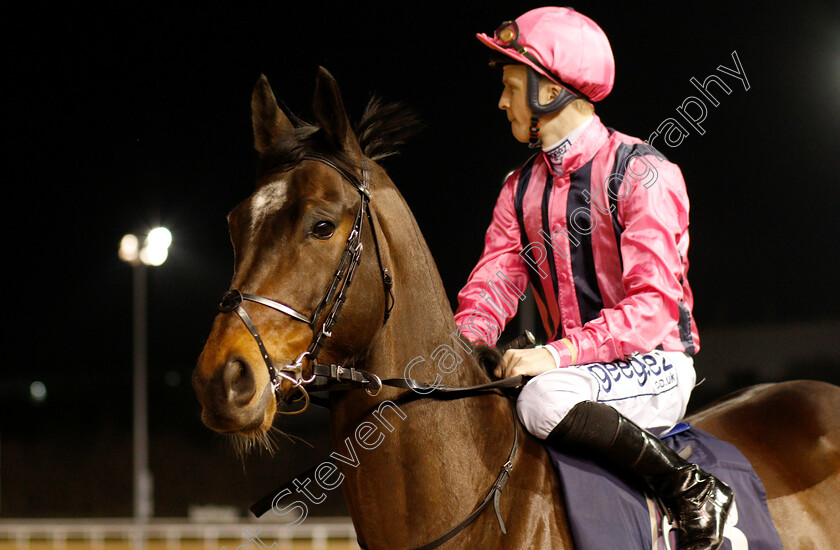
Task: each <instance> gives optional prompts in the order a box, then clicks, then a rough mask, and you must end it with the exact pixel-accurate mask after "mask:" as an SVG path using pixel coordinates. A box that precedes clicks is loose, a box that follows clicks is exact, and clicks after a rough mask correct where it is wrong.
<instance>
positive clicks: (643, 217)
mask: <svg viewBox="0 0 840 550" xmlns="http://www.w3.org/2000/svg"><path fill="white" fill-rule="evenodd" d="M648 158H651V157H648ZM641 162H644V163H647V160H641V159H639V158H635V159H633V161H632V162H631V164H630V166H629V167H628V170H627V172H628V178H627V180H626V183H625V185H627V183H630V184H632V185H633V187H632V191H631V192H630V193H629V195H627V197H626V198H624V199H623V200H622V201H620V202H618V214H619V221H620V222H621V225H622V227H624V231H623V233H622V235H621V255H622V260H623V266H624V267H623V275H622V283H623V286H624V293H625V297H624V298H623V299H622V300H621V301H620V302H619V303H617V304H616V305H615V307H613V308H609V309H603V310H601V313H600V315H599V316H598V317H596V318H595V319H593V320H592V321H590V322H588V323H586V324H585V325H584V326H583V328H582V329H581V330H579V331H578V332H575V333H573V334H570V335H569V336H568V339H569V341H570V342H571V343H572V344H573V345H574V346H575V348H576V349H577V352H578V356H577V361H576V363H577V364H586V363H592V362H596V361H597V362H609V361H615V360H616V359H620V358H623V357H626V356H628V355H630V354H632V353H634V352H647V351H650V350H652V349H654V348H655V347H656V346H658V345H659V344H661V343H662V341H663V340H664V339H665V337H666V336H667V335H668V334H669V333H671V331H673V330H674V328H675V327H676V325H677V323H678V322H679V302H680V300H681V299H682V298H683V287H682V282H681V277H682V274H683V255H682V254H681V250H682V251H684V252H687V246H688V195H687V193H686V189H685V182H684V181H683V177H682V173H681V172H680V169H679V168H678V167H677V166H676V165H675V164H672V163H670V162H667V161H662V162H657V161H654V163H655V168H656V170H657V178H656V179H655V180H654V181H653V182H652V183H651V182H646V183H647V184H648V185H649V187H647V188H646V187H645V186H644V185H642V182H640V181H639V180H637V179H633V178H631V177H629V174H631V173H638V174H644V173H646V171H647V168H645V167H643V166H642V165H640V164H639V163H641ZM633 168H635V170H634V169H633ZM558 344H559V345H555V348H556V349H561V348H562V347H563V344H560V343H559V342H558Z"/></svg>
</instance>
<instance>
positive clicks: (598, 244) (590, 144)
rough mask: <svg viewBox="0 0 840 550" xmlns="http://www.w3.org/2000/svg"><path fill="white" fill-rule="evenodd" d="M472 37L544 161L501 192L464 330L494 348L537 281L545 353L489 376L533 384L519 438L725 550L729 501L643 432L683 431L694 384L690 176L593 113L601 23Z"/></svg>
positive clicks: (690, 544) (525, 396)
mask: <svg viewBox="0 0 840 550" xmlns="http://www.w3.org/2000/svg"><path fill="white" fill-rule="evenodd" d="M477 36H478V38H479V40H481V42H483V43H484V44H485V45H486V46H488V47H490V48H492V49H493V50H495V53H496V54H497V55H498V54H501V56H499V57H500V58H501V61H500V64H502V65H503V77H502V82H503V84H504V89H503V91H502V95H501V98H500V99H499V105H498V106H499V108H500V109H502V110H503V111H505V113H506V114H507V117H508V120H509V121H510V124H511V130H512V132H513V136H514V137H515V138H516V140H517V141H519V142H522V143H529V144H530V145H531V146H532V147H535V148H537V147H539V148H541V151H539V152H538V153H537V154H536V155H534V156H533V157H531V159H529V160H528V161H527V162H526V163H525V165H524V166H523V167H522V168H520V169H519V170H517V171H516V172H514V173H513V174H511V175H510V176H509V177H508V178H507V180H506V181H505V184H504V186H503V188H502V191H501V194H500V195H499V198H498V200H497V202H496V206H495V208H494V211H493V219H492V222H491V223H490V226H489V228H488V229H487V233H486V237H485V247H484V251H483V253H482V255H481V258H480V259H479V261H478V265H477V266H476V267H475V269H474V270H473V271H472V273H471V274H470V277H469V280H468V281H467V284H466V286H464V288H463V289H462V290H461V292H460V293H459V294H458V302H459V305H458V310H457V312H456V314H455V321H456V323H457V324H458V326H459V328H460V330H461V332H462V333H463V334H464V336H465V337H466V338H468V339H469V340H471V341H473V342H483V343H486V344H488V345H491V346H492V345H495V343H496V340H497V339H498V337H499V335H500V334H501V330H502V328H504V326H505V324H506V323H507V322H508V321H509V320H510V319H511V318H512V317H513V316H514V315H515V313H516V298H519V299H524V295H523V294H522V290H523V289H524V288H525V287H526V286H527V285H528V284H529V283H530V284H531V286H532V288H533V290H534V297H535V300H536V302H537V306H538V309H539V311H540V315H541V318H542V322H543V325H544V327H545V329H546V333H547V334H548V340H549V342H548V343H547V344H546V345H545V346H542V347H538V348H534V349H524V350H509V351H507V352H506V353H505V354H504V358H503V361H502V363H501V365H500V366H499V367H498V368H497V369H496V376H498V377H509V376H515V375H519V374H524V375H528V376H533V378H532V379H530V381H529V382H528V383H527V384H526V385H525V386H524V388H523V389H522V392H521V393H520V395H519V398H518V400H517V412H518V414H519V417H520V419H521V420H522V423H523V425H524V426H525V427H526V428H527V429H528V431H529V432H530V433H532V434H533V435H535V436H536V437H538V438H541V439H544V440H545V443H546V444H547V445H550V446H554V447H555V448H558V449H562V450H565V451H570V450H572V451H575V450H576V451H581V450H585V451H587V452H589V453H592V454H594V455H596V456H599V457H602V458H605V459H607V460H608V461H611V462H612V463H613V464H615V465H616V466H617V467H623V468H626V469H629V470H630V471H632V472H634V473H635V474H636V475H637V476H639V477H640V478H641V479H643V480H644V481H645V482H646V483H647V485H648V486H649V487H650V489H651V490H652V491H653V493H654V494H655V495H656V496H657V497H658V498H659V500H660V501H661V502H662V503H663V505H664V506H665V508H666V509H667V511H668V513H669V515H670V517H671V519H672V520H674V522H675V523H676V525H677V529H678V532H679V540H680V547H681V548H688V549H692V550H699V549H701V548H703V549H707V548H712V549H716V548H718V547H719V546H720V544H721V543H722V542H723V528H724V523H725V521H726V517H727V514H728V513H729V509H730V506H731V504H732V499H733V494H732V491H731V489H730V488H729V487H727V486H726V485H725V484H724V483H722V482H721V481H720V480H718V479H717V478H715V477H714V476H712V475H710V474H709V473H707V472H705V471H703V470H702V469H700V468H699V467H698V466H696V465H694V464H691V463H689V462H687V461H685V460H684V459H682V458H681V457H680V456H678V455H677V454H676V453H675V452H673V451H672V450H671V449H670V448H668V447H667V446H665V445H664V444H662V443H661V442H660V441H659V439H658V438H656V437H654V436H653V435H651V434H650V433H649V432H648V431H647V430H648V429H653V428H669V427H672V426H674V425H675V424H676V423H677V422H679V420H680V419H681V418H682V417H683V415H684V414H685V410H686V406H687V404H688V399H689V396H690V394H691V390H692V388H693V387H694V382H695V372H694V364H693V360H692V355H694V353H696V352H697V350H698V349H699V339H698V334H697V327H696V325H695V323H694V320H693V319H692V316H691V309H692V305H693V296H692V293H691V288H690V287H689V285H688V280H687V278H686V274H687V271H688V261H687V259H686V258H687V252H688V209H689V208H688V207H689V203H688V196H687V193H686V189H685V183H684V181H683V177H682V173H681V172H680V169H679V168H678V167H677V166H676V165H675V164H672V163H671V162H669V161H668V160H667V159H665V157H664V156H663V155H662V154H661V153H659V152H658V151H657V150H656V149H654V148H653V147H652V146H651V145H649V144H647V143H645V142H643V141H642V140H640V139H637V138H634V137H630V136H627V135H624V134H621V133H619V132H616V131H614V130H612V129H610V128H606V127H605V126H604V125H603V124H602V123H601V121H600V119H599V118H598V117H597V116H596V115H595V114H594V108H593V106H592V104H593V103H594V102H596V101H599V100H601V99H603V98H604V97H606V96H607V94H609V92H610V90H611V89H612V86H613V79H614V75H615V64H614V60H613V55H612V50H611V49H610V45H609V42H608V40H607V37H606V35H605V34H604V32H603V31H602V30H601V28H600V27H599V26H598V25H597V24H596V23H594V22H593V21H592V20H590V19H589V18H587V17H585V16H583V15H581V14H579V13H577V12H575V11H574V10H572V9H570V8H554V7H547V8H540V9H535V10H532V11H529V12H527V13H525V14H524V15H522V16H521V17H519V18H518V19H516V20H515V21H508V22H506V23H503V24H502V25H501V26H500V27H499V28H498V29H497V30H496V32H495V34H494V36H492V37H491V36H487V35H485V34H478V35H477Z"/></svg>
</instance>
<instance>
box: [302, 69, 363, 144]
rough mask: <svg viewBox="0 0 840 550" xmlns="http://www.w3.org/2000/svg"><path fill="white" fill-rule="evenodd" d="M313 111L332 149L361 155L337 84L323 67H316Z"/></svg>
mask: <svg viewBox="0 0 840 550" xmlns="http://www.w3.org/2000/svg"><path fill="white" fill-rule="evenodd" d="M313 110H314V111H315V119H316V120H317V121H318V125H319V126H320V127H321V129H322V130H323V131H324V133H325V134H326V136H327V140H328V141H329V142H330V144H331V145H332V146H333V147H335V148H336V149H338V150H340V151H344V152H346V153H351V154H356V155H358V156H361V155H362V150H361V148H360V147H359V142H358V141H357V140H356V135H355V134H354V133H353V129H352V127H351V126H350V120H349V119H348V118H347V112H346V111H345V110H344V103H343V102H342V101H341V92H340V91H339V89H338V83H337V82H336V81H335V78H333V76H332V75H331V74H330V72H329V71H328V70H326V69H325V68H323V67H318V78H317V79H316V80H315V100H314V104H313Z"/></svg>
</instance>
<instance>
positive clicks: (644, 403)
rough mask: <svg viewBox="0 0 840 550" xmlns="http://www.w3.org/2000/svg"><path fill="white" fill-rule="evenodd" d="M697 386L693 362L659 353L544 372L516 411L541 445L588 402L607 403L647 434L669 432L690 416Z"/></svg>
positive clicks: (523, 394)
mask: <svg viewBox="0 0 840 550" xmlns="http://www.w3.org/2000/svg"><path fill="white" fill-rule="evenodd" d="M695 380H696V374H695V372H694V361H693V359H692V358H691V356H689V355H686V354H685V353H682V352H678V351H659V350H654V351H651V352H648V353H636V354H634V355H632V356H631V357H629V358H628V359H627V360H626V361H625V360H619V361H615V362H612V363H590V364H587V365H574V366H571V367H566V368H558V369H552V370H550V371H547V372H544V373H542V374H540V375H538V376H535V377H534V378H532V379H531V380H530V381H529V382H528V383H527V384H526V385H525V387H523V388H522V392H521V393H520V394H519V398H518V399H517V402H516V409H517V412H518V413H519V418H520V419H521V420H522V424H523V425H524V426H525V428H526V429H527V430H528V431H529V432H530V433H532V434H533V435H535V436H537V437H539V438H540V439H545V438H546V437H547V436H548V434H549V433H551V430H553V429H554V427H555V426H557V424H559V423H560V421H561V420H563V418H565V416H566V414H568V412H569V411H570V410H571V409H572V407H574V406H575V405H577V404H578V403H580V402H582V401H597V402H599V403H606V404H608V405H610V406H612V407H613V408H615V409H616V410H617V411H618V412H620V413H621V414H623V415H624V416H626V417H627V418H629V419H630V420H632V421H633V422H635V423H636V424H638V425H639V426H641V427H642V428H646V429H649V428H665V427H671V426H674V425H675V424H676V423H677V422H679V421H680V420H681V419H682V417H683V416H684V415H685V410H686V406H687V405H688V399H689V397H690V396H691V390H692V389H693V388H694V382H695Z"/></svg>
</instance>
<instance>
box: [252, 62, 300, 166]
mask: <svg viewBox="0 0 840 550" xmlns="http://www.w3.org/2000/svg"><path fill="white" fill-rule="evenodd" d="M251 124H253V126H254V148H255V149H256V150H257V151H258V152H259V153H260V154H262V153H263V152H264V151H265V150H266V149H268V148H269V147H271V146H272V145H273V144H274V143H275V142H276V141H277V140H278V139H279V138H280V136H281V135H282V134H284V133H286V132H291V131H292V130H293V129H294V126H293V125H292V122H291V121H290V120H289V117H287V116H286V114H285V113H284V112H283V111H282V110H281V109H280V107H278V106H277V99H276V98H275V97H274V91H272V89H271V85H270V84H269V83H268V79H267V78H266V77H265V75H264V74H261V75H260V78H259V79H258V80H257V84H256V85H255V86H254V93H253V94H251Z"/></svg>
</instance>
